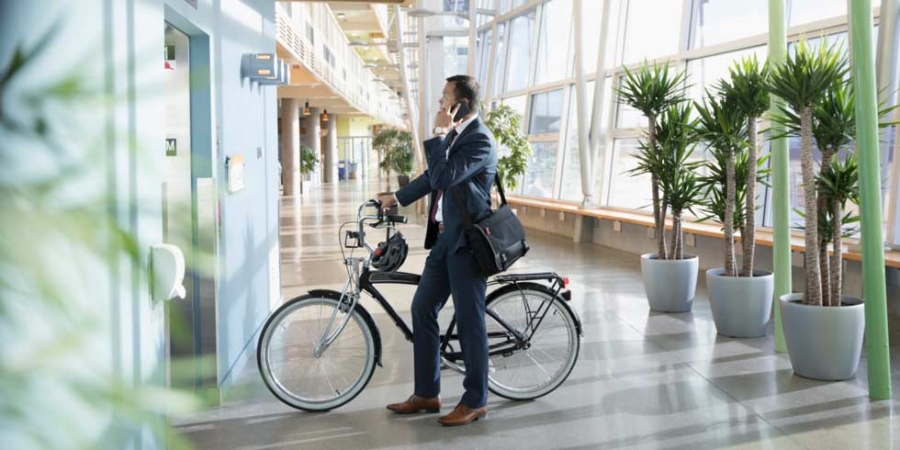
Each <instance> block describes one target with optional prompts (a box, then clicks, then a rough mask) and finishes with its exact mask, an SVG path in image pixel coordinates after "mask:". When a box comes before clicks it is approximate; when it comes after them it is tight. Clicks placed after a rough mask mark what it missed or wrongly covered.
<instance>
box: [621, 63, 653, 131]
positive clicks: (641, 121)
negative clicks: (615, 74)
mask: <svg viewBox="0 0 900 450" xmlns="http://www.w3.org/2000/svg"><path fill="white" fill-rule="evenodd" d="M622 76H623V77H624V76H625V75H624V74H623V75H622ZM622 86H623V85H622V82H621V79H620V80H619V88H620V89H621V88H622ZM646 126H647V118H646V117H644V115H643V113H641V112H640V111H638V110H636V109H634V108H632V107H631V106H628V105H626V104H624V103H618V104H616V128H645V127H646Z"/></svg>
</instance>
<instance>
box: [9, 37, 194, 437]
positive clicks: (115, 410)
mask: <svg viewBox="0 0 900 450" xmlns="http://www.w3.org/2000/svg"><path fill="white" fill-rule="evenodd" d="M50 41H52V38H46V39H41V40H39V41H38V43H37V44H35V45H33V46H31V48H27V46H23V45H19V46H17V50H16V51H15V53H14V54H11V55H9V56H8V57H3V56H0V448H2V449H16V450H18V449H70V448H72V449H76V448H77V449H82V448H83V449H97V448H116V449H119V448H130V447H132V446H133V444H134V442H136V440H142V441H144V442H145V443H147V442H153V443H154V444H150V445H144V446H143V448H149V447H158V446H165V445H168V446H169V448H184V447H186V443H185V442H184V441H183V440H182V439H180V438H178V437H177V436H175V435H174V433H170V430H169V429H168V428H167V425H166V423H167V420H166V417H167V415H169V414H174V413H181V412H185V411H187V410H189V409H191V408H194V407H196V406H197V402H196V401H195V399H194V397H192V396H188V395H185V394H179V393H176V392H174V391H171V390H169V389H167V388H165V387H164V386H163V385H164V384H165V382H164V381H160V380H164V379H165V371H166V369H165V368H164V367H152V368H149V369H148V368H146V367H142V369H141V370H140V371H141V372H144V373H143V374H142V375H141V376H140V377H135V376H134V374H133V370H132V369H134V367H135V365H136V364H138V365H140V364H143V363H136V362H135V361H143V360H144V358H147V355H148V354H149V355H151V357H150V358H149V360H150V361H152V360H153V358H152V355H153V354H159V353H160V351H161V350H162V348H163V347H162V346H163V344H162V343H161V342H151V343H145V342H144V340H143V339H142V338H141V337H138V338H137V339H139V344H140V346H135V345H134V343H133V342H131V340H132V339H133V338H134V337H135V336H144V334H141V333H150V334H152V333H153V329H151V330H146V329H145V330H139V332H137V333H136V332H135V331H134V330H135V327H137V328H138V329H140V325H139V324H140V323H141V320H142V319H141V318H140V317H139V316H138V315H136V314H135V313H134V307H135V306H136V305H138V303H139V302H138V301H137V300H136V299H135V297H137V298H140V299H147V300H146V301H149V299H148V296H147V295H140V296H138V295H135V294H136V293H135V289H136V288H135V287H134V286H139V289H142V290H143V291H142V292H147V288H146V286H147V282H148V280H147V271H146V267H147V264H146V261H145V258H146V257H145V256H141V254H142V252H143V254H144V255H146V249H140V248H139V246H138V245H137V240H136V238H135V236H132V235H130V234H129V233H128V232H127V231H126V229H125V228H124V227H123V226H122V225H121V223H122V220H119V219H117V216H118V217H121V213H120V212H117V210H118V209H119V207H117V206H116V205H117V201H119V200H117V199H116V198H115V196H114V195H115V193H114V191H115V188H114V184H115V179H116V176H115V175H113V176H110V175H109V174H116V173H117V172H116V171H114V170H110V165H111V164H114V162H113V163H111V162H110V161H116V157H115V155H122V154H127V148H128V147H127V143H121V144H120V143H117V141H118V140H125V141H127V139H125V138H123V137H121V136H120V137H117V138H115V137H114V138H113V139H110V138H109V136H110V133H109V130H110V126H111V125H110V124H109V123H108V122H105V121H106V120H107V119H105V117H107V116H105V115H104V113H105V112H106V113H108V112H109V111H112V110H113V109H112V108H114V107H117V106H118V105H120V104H121V103H122V100H121V99H117V98H110V97H111V96H110V95H108V94H105V93H104V91H103V86H104V85H102V84H101V83H103V77H102V76H100V77H85V76H83V75H82V76H79V75H72V74H71V73H73V72H75V71H73V72H69V73H67V72H66V71H65V70H62V69H61V68H59V67H53V61H52V60H50V59H49V57H48V56H47V55H43V54H42V53H46V49H47V47H48V45H49V44H50ZM47 69H50V70H47ZM101 70H102V69H101ZM44 71H49V72H53V73H54V74H56V75H52V74H51V75H50V77H53V76H56V77H57V78H56V79H55V80H47V77H48V76H47V75H45V76H43V77H34V76H32V75H33V74H35V73H42V72H44ZM60 74H61V75H60ZM41 78H44V80H43V81H39V80H40V79H41ZM112 97H114V96H112ZM107 115H108V114H107ZM116 118H117V119H118V116H116ZM113 126H115V125H113ZM92 127H93V128H92ZM156 204H159V203H158V202H157V203H156ZM125 221H126V222H127V219H126V220H125ZM140 301H145V300H140ZM143 308H146V306H143ZM153 308H157V309H155V311H157V314H158V316H159V317H165V316H164V314H162V313H158V311H159V309H158V308H162V305H154V307H153ZM158 326H160V325H159V323H156V324H152V325H151V326H146V328H152V327H158ZM157 336H158V332H157ZM151 340H152V339H151ZM157 340H158V339H157ZM143 346H148V347H151V348H149V349H145V348H143ZM153 346H156V348H152V347H153ZM135 348H141V350H140V352H141V353H142V354H139V355H134V354H133V353H134V349H135ZM155 365H156V366H163V365H164V361H158V362H156V363H155ZM147 372H151V373H147ZM136 378H140V379H136ZM154 379H155V380H157V381H155V382H154V381H150V380H154ZM167 440H168V441H169V442H168V444H166V441H167Z"/></svg>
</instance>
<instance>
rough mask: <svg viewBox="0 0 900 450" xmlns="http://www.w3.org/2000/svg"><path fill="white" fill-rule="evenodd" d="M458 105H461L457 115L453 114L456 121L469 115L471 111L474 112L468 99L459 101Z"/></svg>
mask: <svg viewBox="0 0 900 450" xmlns="http://www.w3.org/2000/svg"><path fill="white" fill-rule="evenodd" d="M457 105H459V109H458V110H457V111H456V115H455V116H453V121H454V122H459V121H460V120H462V118H463V117H466V116H468V115H469V113H470V112H472V110H471V109H469V102H468V101H467V100H463V101H461V102H459V103H457Z"/></svg>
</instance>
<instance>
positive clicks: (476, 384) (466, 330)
mask: <svg viewBox="0 0 900 450" xmlns="http://www.w3.org/2000/svg"><path fill="white" fill-rule="evenodd" d="M453 242H455V240H454V239H450V238H449V236H447V234H446V233H440V234H439V235H438V240H437V242H436V243H435V246H434V247H432V249H431V253H429V255H428V258H427V259H426V260H425V270H424V271H423V272H422V279H421V281H420V282H419V286H418V288H417V289H416V294H415V296H414V297H413V302H412V323H413V352H414V359H415V390H414V393H415V394H416V395H417V396H420V397H426V398H431V397H436V396H438V395H439V394H440V392H441V357H440V334H441V330H440V326H439V325H438V313H439V312H440V310H441V308H443V307H444V304H445V303H446V302H447V298H448V297H449V296H450V295H451V294H452V295H453V307H454V310H455V314H456V324H457V325H456V327H457V328H456V329H457V332H458V334H459V340H460V346H461V347H462V348H461V349H462V352H463V361H464V362H465V365H466V376H465V379H464V381H463V387H464V388H465V394H463V397H462V399H461V400H460V403H462V404H464V405H466V406H468V407H470V408H473V409H474V408H481V407H482V406H484V405H485V403H487V393H488V388H487V386H488V341H487V330H486V328H485V321H484V319H485V317H484V308H485V306H484V299H485V291H486V290H487V279H485V278H483V277H481V276H480V275H478V274H477V273H476V272H475V261H474V260H473V258H472V255H471V254H470V253H469V252H468V250H467V249H466V248H461V249H459V250H458V251H456V252H452V251H450V248H451V247H452V243H453Z"/></svg>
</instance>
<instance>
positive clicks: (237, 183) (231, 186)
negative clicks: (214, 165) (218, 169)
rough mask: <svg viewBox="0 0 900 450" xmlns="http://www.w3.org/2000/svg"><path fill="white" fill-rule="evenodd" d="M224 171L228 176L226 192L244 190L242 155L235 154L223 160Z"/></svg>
mask: <svg viewBox="0 0 900 450" xmlns="http://www.w3.org/2000/svg"><path fill="white" fill-rule="evenodd" d="M225 169H226V173H227V174H228V192H232V193H234V192H237V191H240V190H241V189H244V155H241V154H237V155H234V156H229V157H228V158H226V159H225Z"/></svg>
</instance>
